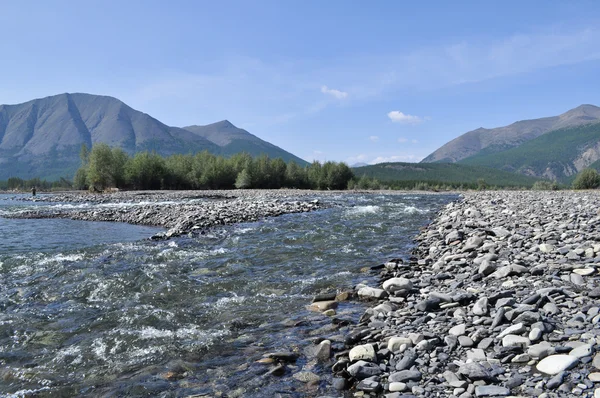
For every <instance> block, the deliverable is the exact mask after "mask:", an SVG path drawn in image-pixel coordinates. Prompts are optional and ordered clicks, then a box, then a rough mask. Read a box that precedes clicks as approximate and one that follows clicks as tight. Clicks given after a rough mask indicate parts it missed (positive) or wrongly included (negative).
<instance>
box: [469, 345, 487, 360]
mask: <svg viewBox="0 0 600 398" xmlns="http://www.w3.org/2000/svg"><path fill="white" fill-rule="evenodd" d="M467 359H470V360H471V361H473V362H481V361H485V360H486V359H487V357H486V355H485V351H483V350H482V349H481V348H473V349H472V350H469V351H467Z"/></svg>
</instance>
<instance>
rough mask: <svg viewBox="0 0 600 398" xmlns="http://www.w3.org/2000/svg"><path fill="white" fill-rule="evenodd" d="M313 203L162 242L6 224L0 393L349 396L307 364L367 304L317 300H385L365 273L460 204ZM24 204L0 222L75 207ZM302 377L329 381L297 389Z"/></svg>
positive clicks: (397, 199) (133, 231) (420, 200)
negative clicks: (275, 362)
mask: <svg viewBox="0 0 600 398" xmlns="http://www.w3.org/2000/svg"><path fill="white" fill-rule="evenodd" d="M314 196H315V198H317V199H319V200H321V201H323V202H325V203H328V204H330V205H331V207H329V208H327V209H324V210H319V211H316V212H310V213H299V214H287V215H284V216H281V217H276V218H270V219H266V220H261V221H258V222H253V223H245V224H237V225H233V226H225V227H221V228H214V229H211V230H210V231H209V232H207V233H205V234H203V235H199V236H194V237H188V236H184V237H179V238H175V239H171V240H167V241H159V242H156V241H151V240H149V239H147V238H148V237H150V236H152V235H153V234H155V233H156V232H157V231H159V229H157V228H152V227H143V226H134V225H127V224H119V223H102V222H85V221H72V220H63V219H47V220H21V219H5V218H0V309H1V312H0V365H1V369H0V392H1V393H2V394H4V396H14V397H17V396H36V397H37V396H161V397H162V396H164V397H171V396H173V397H180V396H188V395H194V394H195V395H198V396H223V397H236V396H237V397H272V396H282V397H304V396H318V395H320V394H333V395H335V394H337V395H339V394H340V393H337V392H335V390H333V389H332V387H331V385H330V382H331V376H329V373H328V372H327V369H328V368H329V367H330V366H331V362H330V363H325V364H322V363H318V362H316V361H314V360H312V359H311V357H310V355H308V354H306V353H307V352H308V351H309V348H310V346H311V345H312V344H313V340H314V339H316V338H320V337H328V338H331V340H332V341H333V342H334V347H336V344H337V345H339V344H341V343H336V338H338V339H339V336H343V335H344V333H345V332H347V331H348V326H344V325H345V324H346V323H348V322H356V321H357V320H358V318H359V316H360V315H361V314H362V312H364V309H365V304H362V303H358V302H355V301H350V302H344V303H342V304H341V305H340V306H339V308H338V309H337V314H336V316H335V317H333V318H328V317H326V316H323V315H321V314H318V313H315V312H311V311H309V310H308V309H307V306H308V305H309V304H310V302H311V301H312V297H313V296H314V295H315V294H317V293H322V292H330V291H336V290H341V289H351V288H352V287H353V286H354V285H356V284H357V283H359V282H366V283H368V284H370V285H372V286H375V285H376V283H377V280H376V275H375V274H373V273H369V272H364V269H363V268H364V267H370V266H374V265H377V264H379V263H382V262H384V261H386V260H387V259H389V258H393V257H396V258H397V257H400V258H407V257H408V256H409V252H410V248H411V247H412V237H413V236H414V235H416V233H417V232H418V229H419V228H420V227H422V226H424V225H425V224H426V223H427V222H428V220H430V219H431V218H432V217H433V216H434V215H435V212H436V211H437V210H438V209H439V208H440V206H442V205H443V204H445V203H448V202H449V201H451V200H453V199H455V196H452V195H419V194H403V195H399V194H393V195H386V194H351V193H348V194H340V195H322V196H320V195H319V194H318V193H315V195H314ZM13 197H14V195H0V216H1V215H6V214H7V213H11V212H19V211H23V210H26V209H28V208H31V207H32V206H71V205H69V204H64V203H63V204H61V203H45V202H43V196H40V197H39V199H40V201H39V202H35V203H31V202H20V201H14V200H11V198H13ZM133 205H135V204H127V203H121V204H119V205H118V206H125V207H126V206H133ZM86 206H94V205H91V204H90V205H86ZM338 348H340V349H341V348H342V346H339V347H338ZM273 351H292V352H296V353H298V354H299V359H298V360H297V361H296V362H295V363H291V364H287V365H286V373H285V374H284V375H283V376H271V375H267V374H266V372H268V370H269V365H264V364H260V363H257V362H256V361H257V360H259V359H261V358H262V357H263V355H264V354H266V353H269V352H273ZM301 370H302V371H307V370H308V371H311V372H314V373H316V374H319V375H320V376H321V381H320V382H319V383H316V384H313V385H307V384H305V383H303V382H300V381H298V380H295V379H294V378H293V377H291V376H292V375H293V374H294V373H297V372H299V371H301Z"/></svg>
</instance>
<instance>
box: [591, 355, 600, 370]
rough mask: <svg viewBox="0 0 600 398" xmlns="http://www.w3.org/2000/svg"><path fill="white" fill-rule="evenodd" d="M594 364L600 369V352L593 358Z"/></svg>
mask: <svg viewBox="0 0 600 398" xmlns="http://www.w3.org/2000/svg"><path fill="white" fill-rule="evenodd" d="M592 365H594V367H595V368H596V369H598V370H600V354H596V355H595V356H594V359H593V360H592Z"/></svg>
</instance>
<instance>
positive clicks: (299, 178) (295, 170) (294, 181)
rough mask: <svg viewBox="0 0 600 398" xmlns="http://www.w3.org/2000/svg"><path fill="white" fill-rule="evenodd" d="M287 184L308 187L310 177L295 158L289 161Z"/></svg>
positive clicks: (290, 186)
mask: <svg viewBox="0 0 600 398" xmlns="http://www.w3.org/2000/svg"><path fill="white" fill-rule="evenodd" d="M284 185H285V186H287V187H288V188H298V189H305V188H308V187H309V185H308V177H307V175H306V169H304V168H302V167H300V166H299V165H298V164H297V163H296V162H294V161H293V160H292V161H291V162H289V163H288V164H287V166H286V169H285V183H284Z"/></svg>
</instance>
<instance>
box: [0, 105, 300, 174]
mask: <svg viewBox="0 0 600 398" xmlns="http://www.w3.org/2000/svg"><path fill="white" fill-rule="evenodd" d="M98 142H103V143H106V144H108V145H110V146H113V147H120V148H122V149H123V150H125V151H126V152H127V153H129V154H134V153H136V152H140V151H146V150H148V151H156V152H157V153H159V154H161V155H163V156H168V155H172V154H177V153H182V154H186V153H196V152H198V151H203V150H207V151H209V152H211V153H214V154H217V155H224V156H230V155H233V154H235V153H238V152H248V153H250V154H251V155H253V156H258V155H261V154H266V155H268V156H270V157H271V158H278V157H280V158H282V159H283V160H285V161H286V162H287V161H291V160H294V161H295V162H297V163H299V164H301V165H305V164H306V162H305V161H304V160H302V159H300V158H299V157H297V156H295V155H293V154H291V153H289V152H287V151H285V150H283V149H281V148H279V147H277V146H275V145H273V144H270V143H268V142H266V141H263V140H261V139H260V138H258V137H256V136H254V135H252V134H250V133H249V132H247V131H246V130H243V129H239V128H237V127H235V126H234V125H233V124H231V123H230V122H229V121H227V120H224V121H221V122H217V123H213V124H209V125H207V126H188V127H184V128H180V127H171V126H167V125H166V124H164V123H161V122H160V121H159V120H157V119H155V118H153V117H151V116H149V115H147V114H145V113H142V112H140V111H137V110H135V109H133V108H131V107H130V106H128V105H127V104H125V103H124V102H122V101H120V100H118V99H116V98H113V97H107V96H100V95H91V94H81V93H77V94H60V95H55V96H51V97H46V98H41V99H35V100H32V101H29V102H26V103H23V104H18V105H0V180H5V179H7V178H9V177H21V178H32V177H42V178H48V179H56V178H58V177H72V175H73V174H74V172H75V171H76V170H77V168H78V167H79V166H80V160H79V151H80V149H81V145H82V144H85V145H87V147H88V148H91V146H92V145H93V144H95V143H98Z"/></svg>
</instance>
